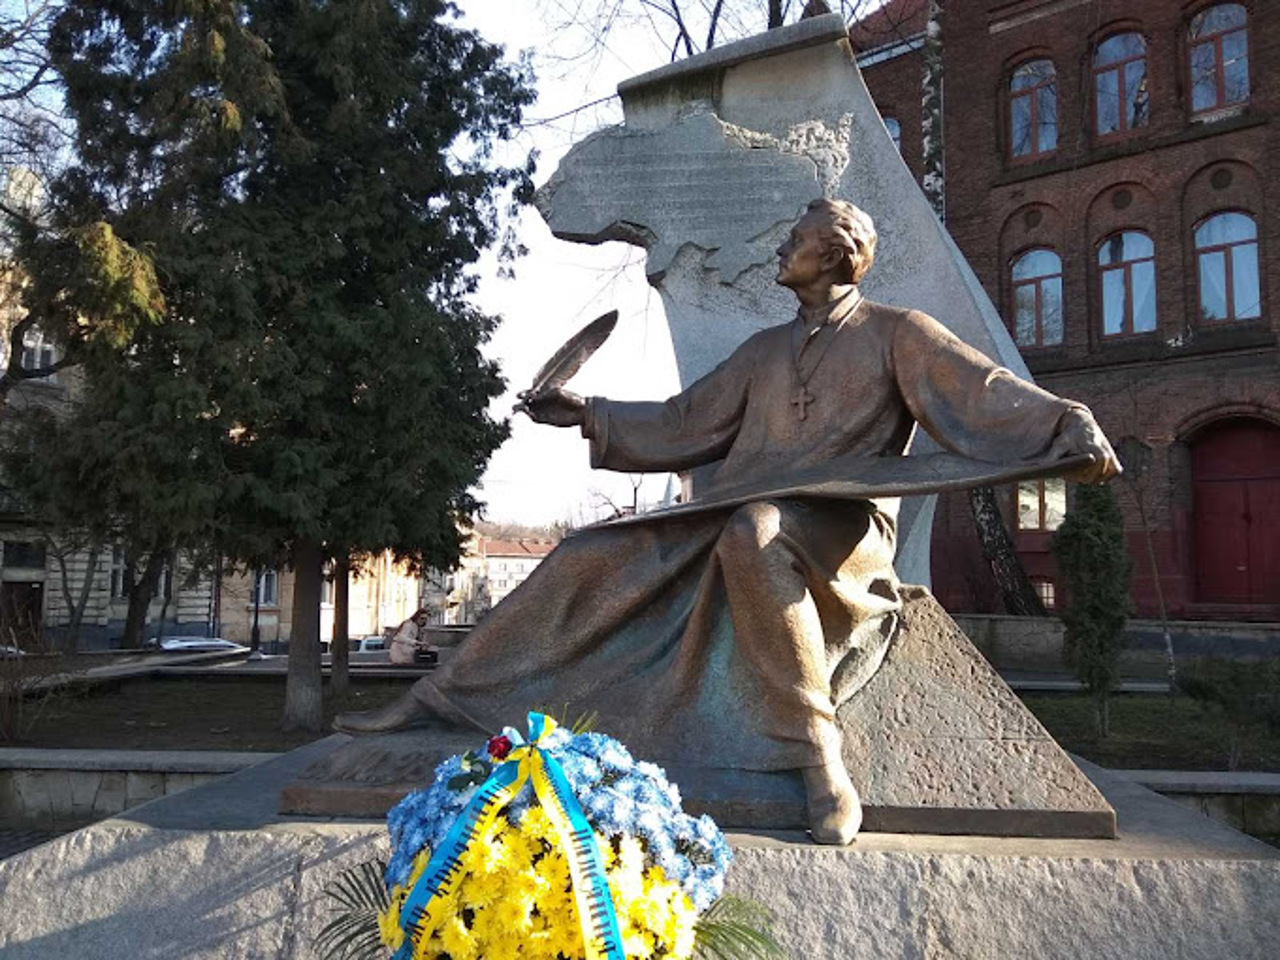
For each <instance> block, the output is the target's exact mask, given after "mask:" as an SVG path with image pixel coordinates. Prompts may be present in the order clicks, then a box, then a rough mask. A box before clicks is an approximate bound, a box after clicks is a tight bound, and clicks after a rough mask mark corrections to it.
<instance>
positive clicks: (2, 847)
mask: <svg viewBox="0 0 1280 960" xmlns="http://www.w3.org/2000/svg"><path fill="white" fill-rule="evenodd" d="M63 832H66V833H70V831H69V830H68V831H62V832H57V833H55V832H52V831H49V830H10V829H5V828H0V860H4V859H6V858H8V857H12V856H13V855H14V854H15V853H21V852H22V851H23V850H30V849H31V848H32V847H38V846H39V845H40V844H42V843H47V842H48V841H50V840H52V839H54V838H55V837H60V836H62V833H63Z"/></svg>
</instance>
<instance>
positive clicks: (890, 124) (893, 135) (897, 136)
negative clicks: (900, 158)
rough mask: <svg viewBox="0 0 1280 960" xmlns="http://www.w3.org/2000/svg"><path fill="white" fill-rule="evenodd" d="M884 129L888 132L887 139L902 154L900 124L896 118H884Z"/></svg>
mask: <svg viewBox="0 0 1280 960" xmlns="http://www.w3.org/2000/svg"><path fill="white" fill-rule="evenodd" d="M883 120H884V128H885V129H886V130H888V131H889V139H890V140H892V141H893V145H894V146H895V147H897V148H898V152H899V153H901V152H902V124H900V123H899V122H898V118H897V117H884V118H883Z"/></svg>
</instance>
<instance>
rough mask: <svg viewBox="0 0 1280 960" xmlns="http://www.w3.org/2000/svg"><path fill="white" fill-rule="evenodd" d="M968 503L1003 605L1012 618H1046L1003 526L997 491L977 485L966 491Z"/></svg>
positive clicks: (1011, 539) (1037, 595)
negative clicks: (967, 492)
mask: <svg viewBox="0 0 1280 960" xmlns="http://www.w3.org/2000/svg"><path fill="white" fill-rule="evenodd" d="M969 506H970V508H971V509H972V511H973V522H974V525H975V526H976V527H977V528H978V539H979V540H981V541H982V555H983V557H985V558H986V561H987V563H988V564H989V565H990V567H991V573H992V575H993V576H994V577H995V578H996V583H997V584H998V585H999V587H1000V596H1001V598H1002V599H1003V600H1004V608H1005V611H1006V612H1008V613H1011V614H1013V616H1015V617H1045V616H1048V613H1047V612H1046V611H1045V609H1044V602H1043V601H1042V600H1041V599H1040V595H1039V594H1038V593H1036V589H1035V587H1033V586H1032V585H1031V580H1030V579H1029V578H1028V577H1027V571H1026V570H1024V569H1023V568H1022V561H1021V560H1019V559H1018V554H1017V551H1016V550H1015V549H1014V546H1013V538H1012V537H1010V536H1009V530H1008V528H1006V527H1005V525H1004V517H1002V516H1001V515H1000V506H999V504H998V503H997V502H996V492H995V491H994V490H992V489H991V488H990V487H976V488H975V489H973V490H970V491H969Z"/></svg>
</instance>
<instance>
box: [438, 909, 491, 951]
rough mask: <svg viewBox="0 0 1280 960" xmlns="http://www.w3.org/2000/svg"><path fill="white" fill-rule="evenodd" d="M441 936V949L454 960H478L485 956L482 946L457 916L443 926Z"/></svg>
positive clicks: (440, 931) (449, 919)
mask: <svg viewBox="0 0 1280 960" xmlns="http://www.w3.org/2000/svg"><path fill="white" fill-rule="evenodd" d="M439 935H440V945H441V947H443V948H444V952H445V953H447V954H449V956H450V957H452V958H453V960H477V958H478V957H480V956H482V955H483V954H482V953H481V952H480V949H479V948H480V944H478V943H477V942H476V938H475V937H473V936H472V935H471V931H470V930H468V929H467V925H466V924H465V923H463V922H462V918H461V917H460V916H457V915H456V914H455V915H454V916H452V917H449V918H448V919H447V920H445V921H444V923H443V924H441V926H440V930H439Z"/></svg>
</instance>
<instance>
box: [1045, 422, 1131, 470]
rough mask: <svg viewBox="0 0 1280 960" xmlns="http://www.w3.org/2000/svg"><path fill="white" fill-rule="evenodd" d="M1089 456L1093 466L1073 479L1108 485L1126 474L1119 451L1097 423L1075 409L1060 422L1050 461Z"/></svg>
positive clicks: (1050, 452)
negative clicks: (1114, 448) (1112, 446)
mask: <svg viewBox="0 0 1280 960" xmlns="http://www.w3.org/2000/svg"><path fill="white" fill-rule="evenodd" d="M1082 453H1087V454H1089V456H1091V457H1093V463H1091V464H1089V465H1088V466H1086V467H1083V468H1082V469H1080V470H1079V471H1078V472H1076V473H1074V474H1072V476H1071V479H1072V480H1078V481H1080V482H1081V483H1106V482H1107V481H1108V480H1110V479H1112V478H1113V477H1118V476H1119V475H1120V474H1121V473H1123V472H1124V469H1123V468H1122V467H1121V466H1120V460H1119V459H1118V458H1117V457H1116V452H1115V451H1114V450H1112V449H1111V443H1110V442H1109V441H1108V440H1107V437H1106V434H1104V433H1103V432H1102V428H1101V427H1099V426H1098V421H1096V420H1094V419H1093V416H1092V415H1091V414H1090V413H1089V412H1088V411H1086V410H1082V409H1079V408H1075V409H1072V410H1069V411H1068V412H1067V413H1065V414H1064V415H1063V417H1062V419H1061V420H1060V421H1059V422H1058V434H1057V436H1055V437H1054V439H1053V444H1052V445H1051V446H1050V447H1049V454H1048V456H1049V459H1051V460H1061V459H1062V458H1063V457H1074V456H1078V455H1080V454H1082Z"/></svg>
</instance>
